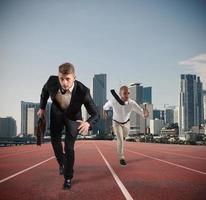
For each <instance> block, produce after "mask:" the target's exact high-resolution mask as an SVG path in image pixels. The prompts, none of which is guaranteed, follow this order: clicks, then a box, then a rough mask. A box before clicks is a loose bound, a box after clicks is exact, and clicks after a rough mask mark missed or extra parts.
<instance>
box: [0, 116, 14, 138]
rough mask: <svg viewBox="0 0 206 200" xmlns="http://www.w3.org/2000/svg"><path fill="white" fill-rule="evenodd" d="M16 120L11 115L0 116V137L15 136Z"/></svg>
mask: <svg viewBox="0 0 206 200" xmlns="http://www.w3.org/2000/svg"><path fill="white" fill-rule="evenodd" d="M16 131H17V127H16V120H15V119H13V118H12V117H6V118H1V117H0V138H11V137H13V136H16Z"/></svg>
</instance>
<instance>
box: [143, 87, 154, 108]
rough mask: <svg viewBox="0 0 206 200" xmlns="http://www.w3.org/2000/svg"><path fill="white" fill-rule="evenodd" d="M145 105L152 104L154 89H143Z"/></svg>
mask: <svg viewBox="0 0 206 200" xmlns="http://www.w3.org/2000/svg"><path fill="white" fill-rule="evenodd" d="M143 103H148V104H152V87H144V88H143Z"/></svg>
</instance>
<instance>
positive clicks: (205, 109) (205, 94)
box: [203, 90, 206, 123]
mask: <svg viewBox="0 0 206 200" xmlns="http://www.w3.org/2000/svg"><path fill="white" fill-rule="evenodd" d="M203 106H204V108H203V109H204V122H205V123H206V90H203Z"/></svg>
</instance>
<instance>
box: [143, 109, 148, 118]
mask: <svg viewBox="0 0 206 200" xmlns="http://www.w3.org/2000/svg"><path fill="white" fill-rule="evenodd" d="M143 115H144V118H147V117H149V111H148V110H147V109H146V108H144V109H143Z"/></svg>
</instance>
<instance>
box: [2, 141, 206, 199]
mask: <svg viewBox="0 0 206 200" xmlns="http://www.w3.org/2000/svg"><path fill="white" fill-rule="evenodd" d="M75 149H76V150H75V151H76V162H75V176H74V180H73V187H72V189H71V190H70V191H64V190H62V184H63V177H62V176H60V175H59V174H58V165H57V163H56V160H55V158H54V155H53V151H52V148H51V145H50V144H44V145H42V146H41V147H37V146H35V145H28V146H17V147H2V148H0V199H1V200H13V199H14V200H16V199H21V200H24V199H25V200H29V199H38V200H58V199H61V200H64V199H69V200H73V199H75V200H78V199H80V200H81V199H84V200H87V199H89V200H93V199H95V200H98V199H100V200H101V199H103V200H110V199H113V200H121V199H137V200H139V199H141V200H142V199H148V200H153V199H162V200H170V199H171V200H174V199H178V200H179V199H185V200H190V199H191V200H193V199H194V200H199V199H206V147H205V146H183V145H182V146H181V145H167V144H145V143H129V142H126V143H125V155H126V160H127V163H128V165H127V166H126V167H121V166H120V165H119V162H118V159H117V156H116V143H115V141H78V142H77V143H76V147H75Z"/></svg>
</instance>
